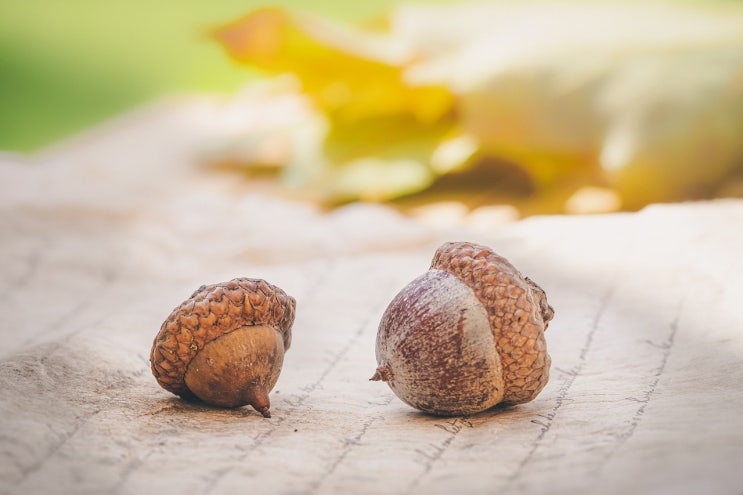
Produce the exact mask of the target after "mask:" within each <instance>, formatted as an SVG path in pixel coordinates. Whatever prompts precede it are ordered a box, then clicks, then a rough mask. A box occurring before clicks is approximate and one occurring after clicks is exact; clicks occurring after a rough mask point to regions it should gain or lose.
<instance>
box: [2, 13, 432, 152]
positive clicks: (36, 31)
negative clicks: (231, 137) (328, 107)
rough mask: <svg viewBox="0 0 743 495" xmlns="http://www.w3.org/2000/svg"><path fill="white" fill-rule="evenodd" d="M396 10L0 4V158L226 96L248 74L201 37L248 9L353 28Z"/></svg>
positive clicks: (243, 82) (215, 44) (210, 42)
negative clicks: (142, 113)
mask: <svg viewBox="0 0 743 495" xmlns="http://www.w3.org/2000/svg"><path fill="white" fill-rule="evenodd" d="M429 1H430V0H429ZM396 3H400V2H399V1H396V0H376V1H374V2H341V1H337V0H336V1H304V2H303V1H299V0H294V1H281V2H273V3H270V4H267V3H263V2H257V1H246V0H241V1H237V0H221V1H204V0H157V1H145V0H125V1H121V0H111V1H106V0H63V1H53V0H14V1H9V0H0V150H6V151H33V150H36V149H38V148H40V147H43V146H44V145H48V144H50V143H52V142H54V141H56V140H58V139H61V138H63V137H65V136H67V135H70V134H72V133H74V132H76V131H79V130H81V129H84V128H86V127H88V126H90V125H92V124H94V123H95V122H98V121H100V120H102V119H104V118H106V117H108V116H111V115H114V114H116V113H119V112H121V111H123V110H125V109H127V108H130V107H132V106H135V105H139V104H143V103H145V102H147V101H149V100H152V99H154V98H156V97H158V96H161V95H163V94H166V93H172V92H187V91H220V92H229V91H234V90H236V89H237V88H239V87H240V86H241V85H243V84H245V82H246V81H247V80H249V78H251V77H255V76H256V74H255V73H254V72H252V71H250V70H248V69H247V68H245V67H239V66H236V65H234V64H233V63H232V62H231V61H230V60H229V59H228V58H227V57H226V55H225V54H224V52H223V51H222V49H221V47H220V46H219V45H218V44H217V43H216V42H215V41H212V40H211V39H209V37H208V34H207V33H208V31H209V29H210V28H213V27H214V26H218V25H220V24H223V23H225V22H229V21H231V20H233V19H234V18H236V17H238V16H240V15H242V14H244V13H246V12H248V11H250V10H252V9H254V8H257V7H261V6H265V5H280V6H286V7H294V8H299V9H301V10H304V11H311V12H314V13H317V14H319V15H323V16H329V17H332V18H336V19H341V20H354V19H366V18H372V17H374V16H377V15H381V14H382V13H383V12H384V11H385V10H386V9H388V8H389V7H390V6H392V5H394V4H396Z"/></svg>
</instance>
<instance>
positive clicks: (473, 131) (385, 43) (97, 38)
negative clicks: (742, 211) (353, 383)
mask: <svg viewBox="0 0 743 495" xmlns="http://www.w3.org/2000/svg"><path fill="white" fill-rule="evenodd" d="M215 92H216V93H222V94H224V95H225V98H227V99H226V100H225V101H226V103H225V114H224V115H225V117H226V118H225V121H227V120H230V124H229V125H228V126H225V132H224V133H223V135H222V138H221V139H216V140H215V142H213V143H211V145H210V146H208V152H205V153H204V154H203V161H204V163H205V165H207V166H216V167H219V168H222V169H230V170H238V171H240V172H241V173H242V174H245V176H248V177H249V176H251V174H260V175H264V174H265V172H266V171H267V170H268V171H270V172H271V173H274V174H275V175H276V178H277V179H278V180H280V181H281V183H282V184H283V185H284V186H285V187H286V188H287V189H288V190H292V191H295V192H296V193H297V194H298V195H300V196H304V197H308V198H311V199H313V200H316V201H318V202H320V203H323V204H327V205H330V206H332V205H337V204H343V203H348V202H352V201H358V200H363V201H389V202H392V203H394V204H396V205H398V206H400V207H401V208H416V207H418V206H420V205H421V204H428V203H431V202H436V203H446V202H449V203H451V202H455V203H456V205H458V206H457V207H461V208H465V209H473V208H478V207H483V206H487V205H506V206H508V208H510V209H509V210H507V214H508V215H513V216H516V217H518V216H526V215H531V214H537V213H594V212H607V211H617V210H635V209H639V208H641V207H643V206H644V205H646V204H649V203H654V202H668V201H686V200H696V199H708V198H717V197H740V196H743V2H742V1H740V0H737V1H736V0H707V1H703V2H702V1H665V2H660V1H657V0H656V1H650V2H647V1H646V2H637V1H623V2H622V1H612V2H588V1H572V2H568V1H546V0H542V1H528V2H527V1H510V2H506V1H498V2H477V3H472V2H455V1H444V0H440V1H430V0H429V1H427V2H416V3H414V4H411V3H406V2H401V1H393V0H383V1H377V2H373V3H372V2H366V3H363V2H361V3H359V2H355V3H352V2H337V1H332V0H327V1H312V2H307V1H305V2H299V1H283V2H272V3H270V4H265V3H262V2H251V1H245V0H243V1H236V0H235V1H233V0H223V1H219V2H209V3H207V2H196V1H178V2H176V1H174V0H163V1H160V2H157V3H152V2H144V1H141V0H134V1H127V2H118V1H113V2H97V1H93V0H68V1H66V2H56V3H52V2H42V1H41V0H24V1H8V0H5V1H4V2H2V6H0V150H3V151H6V152H18V153H30V152H35V151H38V150H40V149H42V148H44V147H46V146H49V145H50V144H52V143H55V142H58V141H59V140H61V139H64V138H66V137H68V136H71V135H74V134H75V133H78V132H80V131H82V130H84V129H87V128H90V127H91V126H94V125H95V124H96V123H99V122H101V121H104V120H106V119H109V118H111V117H113V116H115V115H118V114H121V113H122V112H125V111H127V110H129V109H132V108H134V107H137V106H141V105H145V104H147V103H148V102H151V101H155V100H158V99H160V98H163V97H166V96H168V95H172V94H201V93H215ZM288 101H290V102H293V103H292V104H287V102H288ZM259 102H260V105H261V109H262V110H261V111H263V112H266V115H269V114H281V113H282V112H283V113H287V112H289V113H291V115H290V116H287V115H284V116H283V117H282V118H278V119H271V118H267V119H265V120H267V121H270V123H269V124H266V125H265V126H264V127H263V128H258V129H256V127H255V125H254V122H253V123H252V124H251V125H249V126H248V125H246V126H245V127H244V128H242V129H241V128H240V119H235V118H234V116H235V115H236V114H241V113H242V114H245V115H247V114H250V113H251V111H253V112H254V109H255V108H257V105H258V103H259ZM298 102H299V103H298ZM266 103H267V104H268V105H267V106H266V105H264V104H266Z"/></svg>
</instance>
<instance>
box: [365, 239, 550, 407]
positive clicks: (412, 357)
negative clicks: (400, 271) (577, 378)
mask: <svg viewBox="0 0 743 495" xmlns="http://www.w3.org/2000/svg"><path fill="white" fill-rule="evenodd" d="M553 315H554V310H553V309H552V307H551V306H550V305H549V304H548V303H547V296H546V294H545V292H544V291H543V290H542V289H541V288H540V287H539V286H538V285H537V284H535V283H534V282H532V281H531V280H530V279H529V278H527V277H525V276H523V275H522V274H521V273H520V272H519V271H518V270H517V269H516V268H514V266H513V265H511V263H509V262H508V260H506V259H505V258H503V257H502V256H499V255H498V254H496V253H495V252H494V251H493V250H492V249H490V248H488V247H486V246H482V245H478V244H474V243H469V242H450V243H446V244H444V245H442V246H441V247H440V248H439V249H438V250H437V251H436V254H435V255H434V258H433V262H432V263H431V268H430V270H429V271H428V272H427V273H425V274H423V275H421V276H420V277H418V278H416V279H415V280H413V281H412V282H411V283H410V284H408V285H407V286H406V287H405V288H403V289H402V291H400V293H398V294H397V296H395V298H394V299H393V300H392V302H391V303H390V304H389V306H388V307H387V309H386V311H385V312H384V315H383V316H382V320H381V322H380V324H379V330H378V332H377V342H376V357H377V364H378V365H379V366H378V367H377V370H376V372H375V373H374V376H373V377H372V378H371V380H381V381H385V382H387V384H388V385H389V386H390V388H391V389H392V391H393V392H394V393H395V394H396V395H397V396H398V397H399V398H400V399H401V400H402V401H404V402H405V403H407V404H409V405H411V406H412V407H414V408H416V409H419V410H421V411H423V412H426V413H430V414H435V415H441V416H455V415H467V414H475V413H478V412H482V411H485V410H487V409H490V408H491V407H493V406H495V405H496V404H499V403H504V404H522V403H525V402H529V401H531V400H532V399H534V398H535V397H536V396H537V395H538V394H539V392H540V391H541V390H542V389H543V388H544V386H545V385H546V384H547V380H548V379H549V367H550V357H549V355H548V354H547V346H546V342H545V339H544V331H545V330H546V329H547V326H548V324H549V322H550V320H551V319H552V317H553Z"/></svg>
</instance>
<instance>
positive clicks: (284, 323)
mask: <svg viewBox="0 0 743 495" xmlns="http://www.w3.org/2000/svg"><path fill="white" fill-rule="evenodd" d="M295 306H296V301H295V300H294V298H293V297H291V296H289V295H287V294H286V293H285V292H284V291H283V290H281V289H280V288H278V287H276V286H274V285H271V284H269V283H268V282H266V281H265V280H261V279H252V278H236V279H233V280H230V281H229V282H223V283H219V284H214V285H204V286H201V287H200V288H199V289H198V290H197V291H196V292H194V293H193V294H192V295H191V297H190V298H188V299H187V300H186V301H184V302H183V303H181V304H180V305H179V306H178V307H177V308H175V309H174V310H173V311H172V312H171V313H170V316H168V318H167V319H166V320H165V321H164V322H163V324H162V326H161V327H160V331H159V332H158V334H157V336H156V337H155V340H154V342H153V345H152V352H151V353H150V363H151V365H152V374H153V375H155V378H156V379H157V381H158V383H159V384H160V386H162V387H163V388H164V389H165V390H168V391H169V392H172V393H174V394H176V395H179V396H181V397H183V398H194V397H195V396H194V394H193V393H192V392H191V391H190V390H189V389H188V387H187V386H186V382H185V375H186V370H187V369H188V365H189V363H190V362H191V360H192V359H193V358H194V356H196V354H197V353H198V352H199V350H200V349H202V348H203V347H204V346H205V345H206V344H208V343H209V342H211V341H213V340H215V339H217V338H219V337H221V336H222V335H225V334H228V333H230V332H233V331H235V330H237V329H239V328H242V327H245V326H269V327H272V328H274V329H275V330H276V331H277V332H279V334H280V335H281V337H282V340H283V343H284V350H288V349H289V346H290V345H291V326H292V323H294V309H295Z"/></svg>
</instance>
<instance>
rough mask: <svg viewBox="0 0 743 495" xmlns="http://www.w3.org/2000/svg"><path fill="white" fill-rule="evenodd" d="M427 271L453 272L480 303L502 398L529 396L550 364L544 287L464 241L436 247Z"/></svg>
mask: <svg viewBox="0 0 743 495" xmlns="http://www.w3.org/2000/svg"><path fill="white" fill-rule="evenodd" d="M431 269H436V270H445V271H447V272H449V273H451V274H453V275H454V276H456V277H457V278H458V279H459V280H461V281H462V282H463V283H465V284H466V285H468V286H469V287H470V288H471V289H472V290H473V291H474V293H475V295H476V296H477V298H478V300H479V301H480V302H481V303H482V304H483V306H485V309H486V311H487V313H488V320H489V322H490V328H491V330H492V332H493V336H494V337H495V342H496V349H497V351H498V354H499V355H500V358H501V364H502V366H503V380H504V384H505V393H504V397H503V402H504V403H506V404H521V403H524V402H529V401H531V400H532V399H534V398H535V397H536V396H537V394H539V392H540V391H541V390H542V389H543V388H544V386H545V385H546V384H547V381H548V380H549V368H550V363H551V360H550V356H549V354H547V345H546V342H545V339H544V331H545V330H546V329H547V326H548V324H549V322H550V320H551V319H552V317H553V316H554V310H553V309H552V307H551V306H550V305H549V304H548V303H547V297H546V295H545V293H544V291H543V290H542V289H541V288H540V287H539V286H538V285H537V284H535V283H534V282H532V281H531V280H530V279H529V278H527V277H524V276H523V275H522V274H521V273H520V272H519V271H518V270H517V269H516V268H515V267H514V266H513V265H511V263H509V262H508V260H506V259H505V258H503V257H502V256H499V255H498V254H496V253H495V252H494V251H493V250H492V249H490V248H489V247H486V246H482V245H479V244H474V243H469V242H450V243H446V244H444V245H442V246H441V247H439V249H438V250H437V251H436V253H435V255H434V258H433V261H432V263H431Z"/></svg>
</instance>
